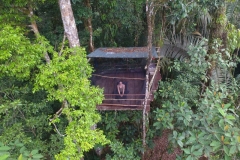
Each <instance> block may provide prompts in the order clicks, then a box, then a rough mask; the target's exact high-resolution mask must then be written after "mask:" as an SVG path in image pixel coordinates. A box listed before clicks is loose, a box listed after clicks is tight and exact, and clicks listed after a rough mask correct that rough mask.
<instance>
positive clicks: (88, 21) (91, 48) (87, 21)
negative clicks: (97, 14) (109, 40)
mask: <svg viewBox="0 0 240 160" xmlns="http://www.w3.org/2000/svg"><path fill="white" fill-rule="evenodd" d="M84 4H85V6H86V7H87V8H88V9H90V10H92V7H91V4H90V0H85V1H84ZM84 23H85V27H86V28H87V30H88V31H89V43H88V47H89V52H93V51H94V42H93V28H92V17H88V18H86V19H85V20H84Z"/></svg>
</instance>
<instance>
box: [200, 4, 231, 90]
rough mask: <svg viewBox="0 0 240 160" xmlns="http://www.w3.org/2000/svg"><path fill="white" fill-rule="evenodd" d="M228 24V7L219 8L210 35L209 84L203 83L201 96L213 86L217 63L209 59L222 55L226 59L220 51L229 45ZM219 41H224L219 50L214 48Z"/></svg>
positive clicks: (215, 13) (215, 12) (214, 15)
mask: <svg viewBox="0 0 240 160" xmlns="http://www.w3.org/2000/svg"><path fill="white" fill-rule="evenodd" d="M226 24H227V18H226V5H221V6H219V7H218V8H217V9H216V10H215V11H214V14H213V19H212V23H211V27H210V35H209V42H208V47H209V48H208V52H207V53H208V56H207V57H206V60H207V61H209V62H210V63H211V67H210V68H209V69H208V70H207V77H208V80H207V82H205V83H203V86H202V91H201V94H202V93H204V92H205V90H206V88H207V87H208V86H210V84H211V77H212V75H213V71H214V70H215V69H216V67H217V66H216V62H215V61H213V60H209V59H208V57H209V56H211V55H212V54H216V53H220V54H222V57H223V58H224V57H225V53H224V51H221V50H220V49H223V48H226V43H227V32H226V31H225V28H226ZM216 39H219V40H222V42H221V44H220V46H221V48H218V49H217V50H216V49H215V48H214V47H215V46H214V40H216Z"/></svg>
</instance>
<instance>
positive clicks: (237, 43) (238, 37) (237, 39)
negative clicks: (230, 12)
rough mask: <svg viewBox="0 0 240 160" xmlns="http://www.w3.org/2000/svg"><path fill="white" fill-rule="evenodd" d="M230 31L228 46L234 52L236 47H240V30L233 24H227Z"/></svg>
mask: <svg viewBox="0 0 240 160" xmlns="http://www.w3.org/2000/svg"><path fill="white" fill-rule="evenodd" d="M227 31H228V40H227V42H228V48H229V50H230V53H233V52H234V50H235V49H236V48H240V30H239V29H236V27H235V26H234V25H232V24H228V25H227Z"/></svg>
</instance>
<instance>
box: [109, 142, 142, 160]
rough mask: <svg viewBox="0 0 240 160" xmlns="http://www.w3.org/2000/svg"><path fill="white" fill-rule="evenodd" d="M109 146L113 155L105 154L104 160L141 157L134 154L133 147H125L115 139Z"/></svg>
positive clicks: (134, 159) (131, 159)
mask: <svg viewBox="0 0 240 160" xmlns="http://www.w3.org/2000/svg"><path fill="white" fill-rule="evenodd" d="M110 147H111V149H112V151H113V152H114V155H113V156H112V157H111V156H110V155H107V156H106V160H122V159H127V160H137V159H141V158H140V157H139V156H138V155H136V154H134V153H135V152H134V149H133V147H127V148H125V147H124V146H123V143H121V142H118V141H115V142H112V143H111V144H110Z"/></svg>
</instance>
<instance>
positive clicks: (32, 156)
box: [0, 140, 43, 160]
mask: <svg viewBox="0 0 240 160" xmlns="http://www.w3.org/2000/svg"><path fill="white" fill-rule="evenodd" d="M17 157H18V160H26V159H28V160H39V159H41V158H43V155H41V154H39V150H37V149H34V150H32V151H29V150H27V149H26V147H25V146H24V144H23V143H21V142H20V141H19V140H16V141H15V142H10V143H9V144H8V145H4V144H3V143H0V159H1V160H14V159H17Z"/></svg>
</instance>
